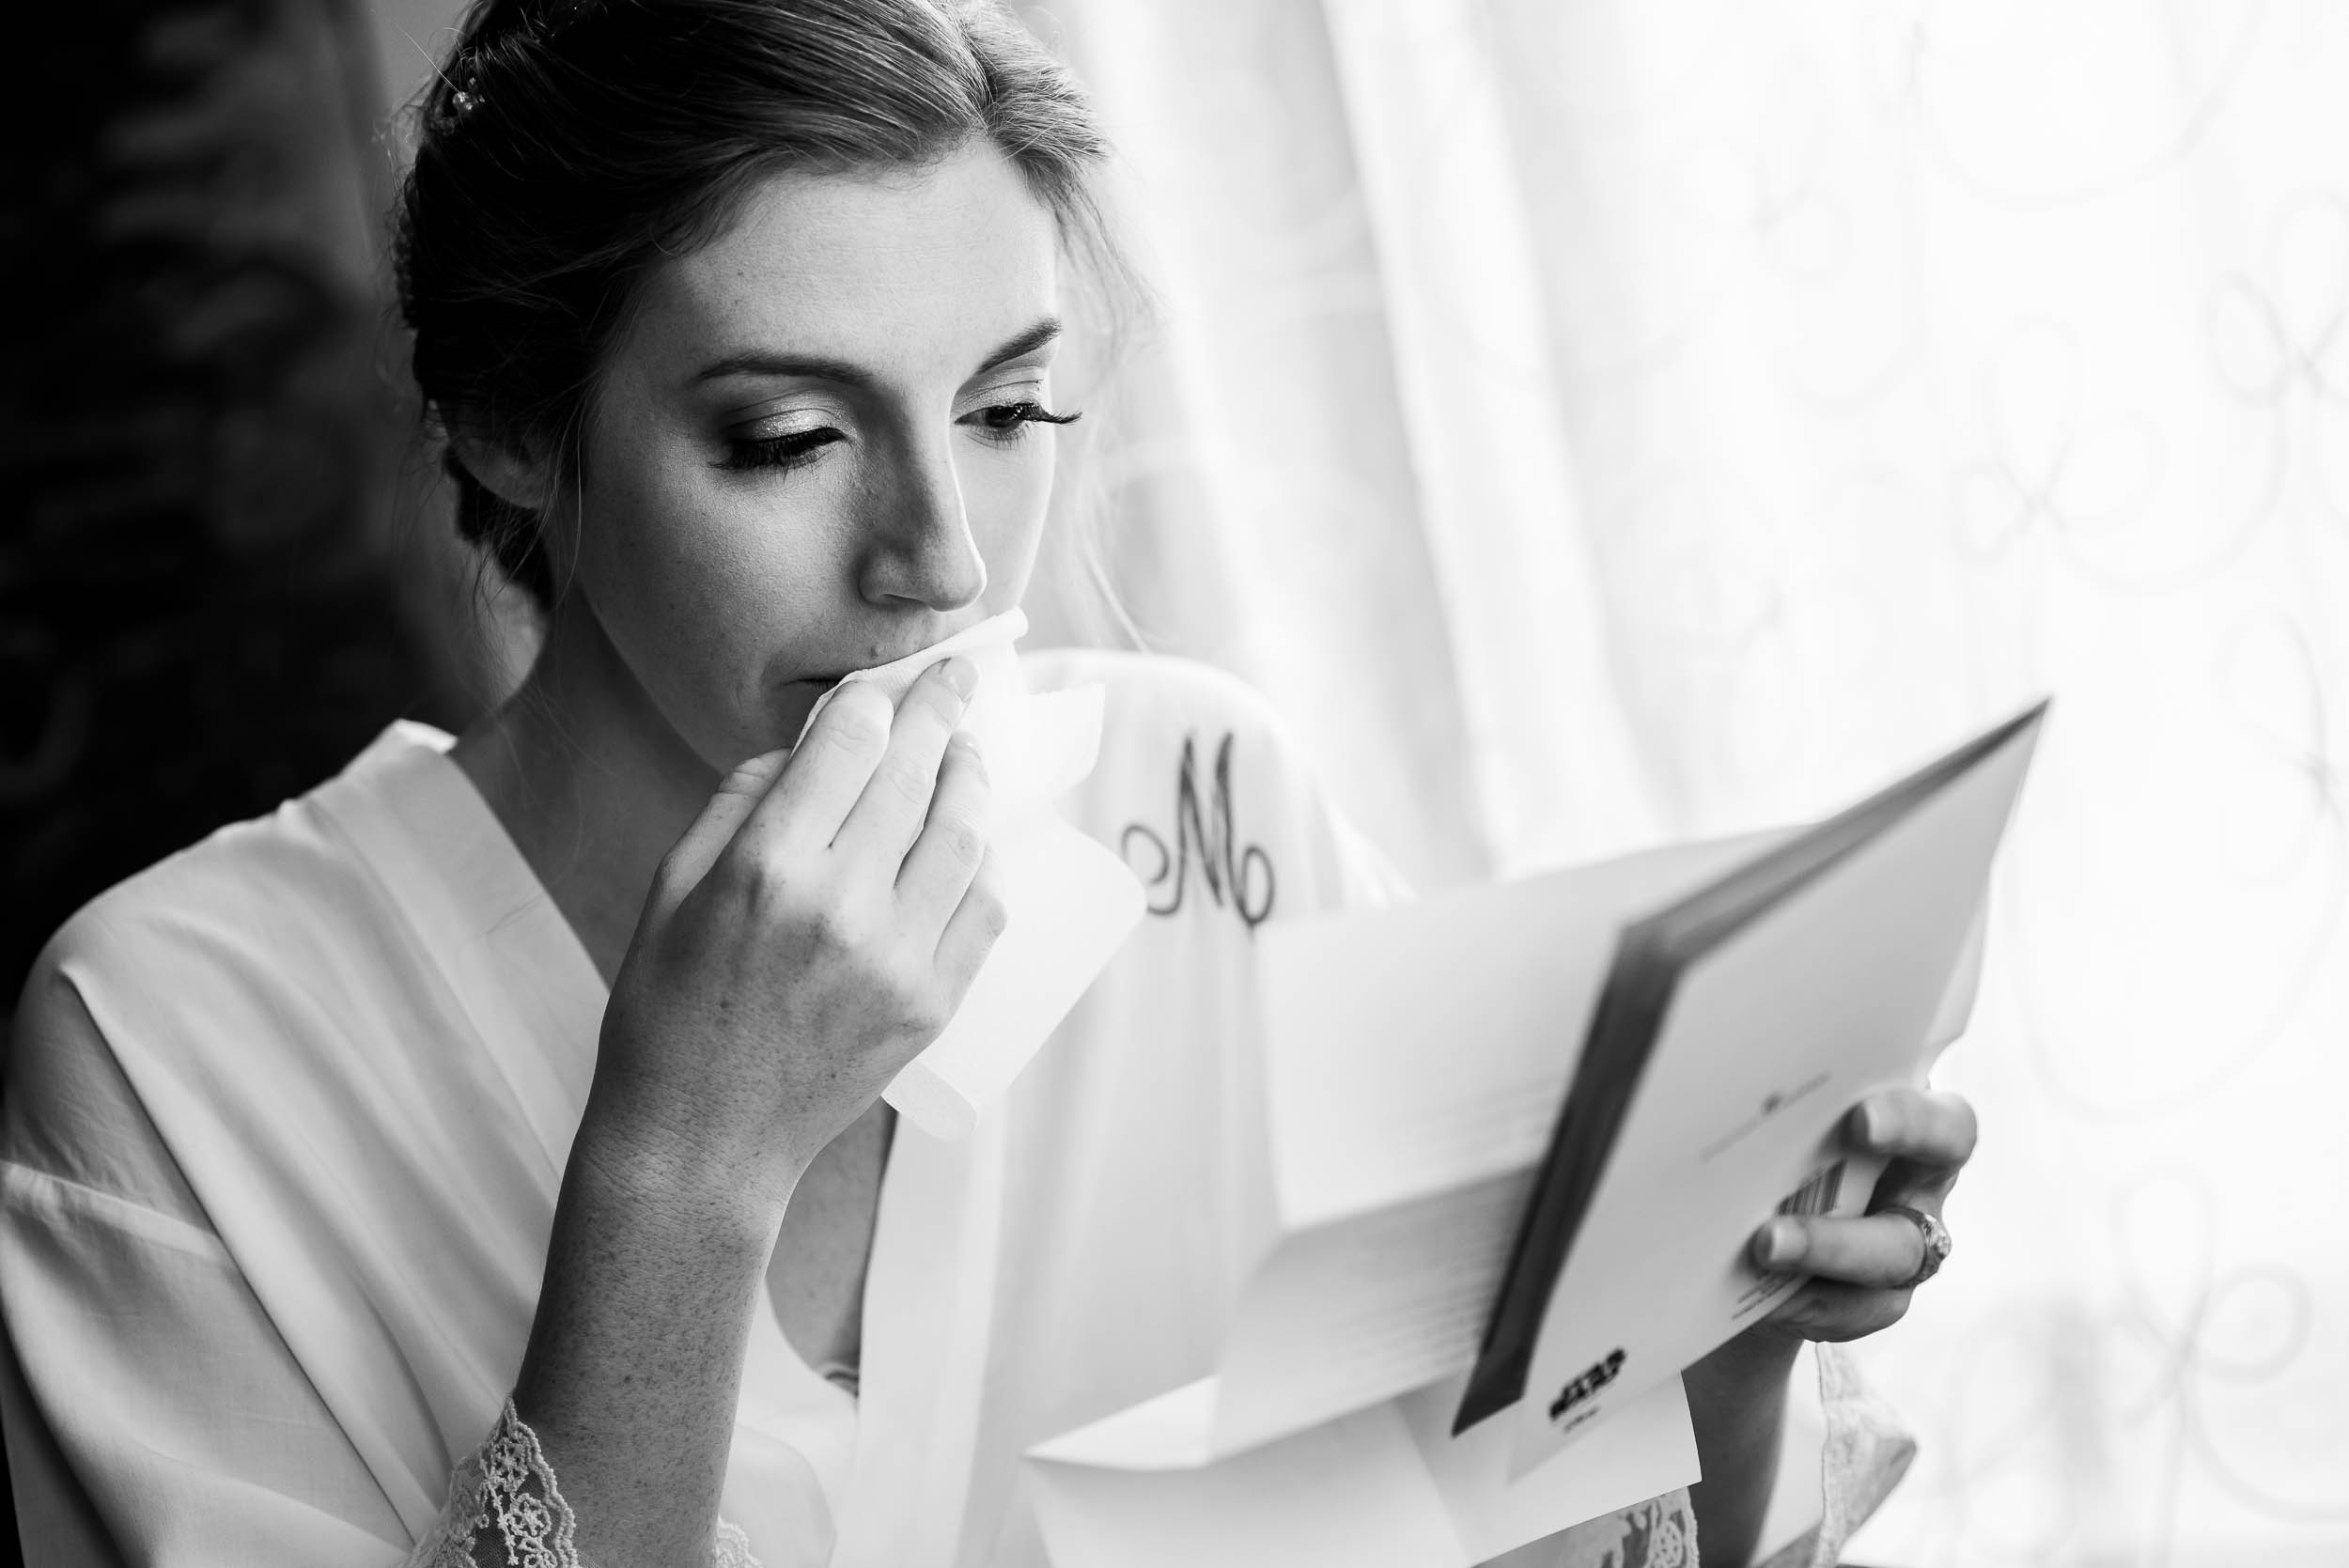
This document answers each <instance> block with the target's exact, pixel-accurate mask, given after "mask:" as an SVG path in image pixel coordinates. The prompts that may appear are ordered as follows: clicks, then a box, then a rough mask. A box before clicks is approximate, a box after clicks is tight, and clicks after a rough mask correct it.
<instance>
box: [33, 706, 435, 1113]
mask: <svg viewBox="0 0 2349 1568" xmlns="http://www.w3.org/2000/svg"><path fill="white" fill-rule="evenodd" d="M385 738H386V740H392V739H394V738H395V737H393V736H391V735H389V734H387V736H386V737H385ZM403 738H404V739H405V740H406V741H407V742H408V743H411V744H413V743H416V740H415V737H412V736H411V737H403ZM384 745H385V742H384V741H379V742H378V743H377V746H375V747H371V748H370V749H369V751H368V752H367V753H363V755H362V757H361V758H360V759H359V761H358V762H354V763H353V764H352V766H351V768H347V769H346V770H345V771H344V772H343V773H342V774H340V775H338V776H337V777H336V778H335V779H334V780H331V781H329V782H328V783H326V784H321V785H320V786H319V787H318V788H317V789H314V790H312V791H310V792H309V793H307V794H305V795H303V796H301V797H299V798H297V799H295V800H288V801H287V802H286V803H285V804H283V805H281V806H279V807H278V808H277V810H276V811H274V812H272V813H271V814H270V815H267V816H261V817H257V818H254V819H252V820H250V821H246V822H239V823H235V824H232V825H230V826H228V827H225V828H222V829H220V830H219V831H215V832H213V833H212V834H210V836H209V837H207V838H205V839H203V840H202V841H201V842H199V843H197V844H195V845H193V846H190V847H188V848H186V849H183V850H180V851H179V853H177V854H175V855H172V856H170V857H168V858H167V859H165V860H163V861H161V862H157V863H156V864H154V865H152V866H149V867H148V868H147V869H146V870H145V871H142V872H140V873H138V874H137V875H136V876H134V877H130V878H129V879H127V880H125V881H122V882H119V883H117V884H116V885H115V886H114V887H112V888H110V889H108V890H107V891H106V892H104V893H101V894H99V895H98V897H96V898H95V899H92V900H91V901H90V902H89V903H88V904H86V905H84V906H83V907H82V908H81V909H80V910H78V911H77V912H76V913H75V914H74V915H73V916H72V918H70V920H68V921H67V922H66V923H65V924H64V925H62V926H60V927H59V928H58V930H57V931H56V933H55V934H54V936H52V937H51V938H50V939H49V941H48V942H47V944H46V945H45V946H44V947H43V948H42V949H41V952H40V954H39V957H38V958H37V959H36V960H35V961H34V964H33V967H32V970H30V972H29V973H28V975H27V976H26V979H25V984H24V987H23V993H22V995H21V997H20V998H19V1000H18V1004H17V1009H16V1012H15V1015H14V1018H13V1021H12V1024H11V1027H10V1048H9V1051H8V1066H7V1078H8V1090H7V1094H8V1100H9V1102H10V1104H9V1108H8V1109H9V1115H8V1123H9V1127H10V1133H11V1137H12V1138H14V1139H16V1140H17V1141H22V1140H23V1138H24V1137H25V1136H27V1135H28V1132H29V1130H30V1122H31V1120H32V1119H36V1118H38V1117H39V1116H41V1115H49V1114H58V1115H70V1114H73V1113H74V1112H75V1110H76V1102H77V1101H78V1100H79V1099H80V1098H81V1096H79V1095H78V1094H76V1093H75V1092H74V1088H73V1086H74V1085H75V1084H77V1083H82V1082H85V1081H86V1080H87V1079H89V1077H90V1075H91V1074H92V1073H104V1074H110V1075H117V1076H118V1075H120V1074H121V1073H123V1072H124V1071H126V1070H127V1071H128V1072H129V1073H130V1076H131V1079H132V1082H133V1083H134V1084H136V1083H138V1082H139V1081H140V1075H139V1072H138V1070H137V1068H138V1063H137V1062H134V1061H133V1060H132V1058H133V1057H136V1058H139V1059H141V1060H143V1061H145V1062H146V1063H148V1064H149V1066H150V1068H156V1069H161V1070H163V1071H164V1072H167V1073H169V1074H170V1075H171V1076H173V1077H174V1078H175V1079H190V1080H194V1079H206V1080H209V1079H212V1078H215V1077H219V1076H222V1075H229V1076H231V1077H235V1076H249V1074H250V1073H251V1072H252V1071H254V1070H257V1067H258V1064H259V1063H261V1062H262V1061H264V1060H266V1059H267V1057H268V1055H269V1048H268V1045H267V1042H268V1040H269V1039H271V1038H273V1037H275V1036H279V1035H284V1034H287V1033H288V1032H294V1031H295V1030H296V1029H298V1028H303V1027H308V1026H310V1025H311V1024H314V1023H315V1022H316V1020H319V1019H320V1018H323V1017H333V1016H334V1015H335V1014H336V1012H337V1011H338V1006H337V1003H338V1001H339V1000H340V999H341V998H342V997H344V996H345V994H346V993H349V992H351V991H353V990H356V989H364V988H366V986H367V984H368V981H367V976H368V975H369V974H370V973H371V972H373V971H374V970H375V969H377V968H378V967H379V965H380V955H381V954H382V953H383V952H384V950H385V949H386V947H387V946H388V945H390V944H389V943H388V942H387V940H386V938H387V932H388V930H389V928H390V926H391V925H392V924H393V922H394V919H395V911H394V908H393V906H392V904H391V901H390V900H389V899H388V897H387V896H386V893H385V892H384V890H383V888H382V886H381V882H380V879H379V878H378V877H377V876H376V875H375V872H374V869H373V867H372V866H371V864H370V862H368V860H367V858H366V856H365V855H363V854H361V853H360V852H359V851H358V850H357V848H356V847H355V846H353V845H352V844H351V843H350V840H349V838H348V837H347V835H346V834H345V833H344V831H342V827H341V825H340V823H339V821H338V820H337V816H336V814H335V812H334V809H333V807H334V801H335V799H336V797H337V795H338V794H343V795H347V794H348V793H349V792H350V789H352V788H353V787H355V786H356V784H357V783H358V782H359V781H360V776H361V775H362V774H363V772H364V769H365V766H366V765H368V764H370V763H372V764H376V765H380V764H381V762H382V761H383V760H384V754H383V748H384ZM296 1020H303V1023H302V1024H299V1025H298V1024H297V1023H296Z"/></svg>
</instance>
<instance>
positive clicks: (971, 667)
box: [946, 654, 979, 703]
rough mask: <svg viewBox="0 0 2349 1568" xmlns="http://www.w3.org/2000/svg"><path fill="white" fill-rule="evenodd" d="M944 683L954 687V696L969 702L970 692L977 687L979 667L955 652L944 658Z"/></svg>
mask: <svg viewBox="0 0 2349 1568" xmlns="http://www.w3.org/2000/svg"><path fill="white" fill-rule="evenodd" d="M946 684H947V685H948V686H950V687H952V688H954V692H955V695H956V696H957V697H960V698H961V699H962V700H963V701H964V702H966V703H967V702H969V701H970V700H971V693H972V692H973V691H977V690H978V689H979V667H978V666H977V665H976V664H973V663H972V662H971V661H970V660H967V659H965V658H963V657H962V656H961V655H959V654H957V655H956V656H955V657H954V658H952V659H949V660H946Z"/></svg>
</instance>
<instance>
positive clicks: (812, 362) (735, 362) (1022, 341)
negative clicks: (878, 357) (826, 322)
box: [693, 316, 1061, 390]
mask: <svg viewBox="0 0 2349 1568" xmlns="http://www.w3.org/2000/svg"><path fill="white" fill-rule="evenodd" d="M1060 334H1061V323H1060V318H1058V317H1056V316H1047V317H1045V318H1043V319H1042V320H1040V321H1038V322H1036V323H1035V324H1034V326H1032V327H1029V328H1028V329H1026V330H1025V331H1024V332H1019V333H1016V334H1013V335H1012V336H1010V337H1007V338H1005V339H1004V340H1003V342H1002V343H1001V344H999V345H997V346H996V349H995V350H994V352H992V353H990V354H988V356H987V358H986V359H984V360H982V361H980V362H979V367H978V368H977V369H976V370H973V371H972V372H971V374H972V375H973V376H984V375H986V374H987V373H988V371H990V370H992V369H994V368H996V367H997V366H998V365H1008V364H1009V363H1010V362H1012V361H1013V360H1016V359H1018V358H1019V356H1020V355H1022V354H1032V353H1034V352H1035V351H1036V350H1037V349H1041V348H1043V347H1044V346H1045V345H1046V344H1047V343H1050V342H1051V341H1052V340H1053V339H1054V338H1056V337H1058V336H1060ZM726 376H801V377H805V378H807V379H809V380H819V381H837V382H839V383H840V384H841V385H843V386H852V387H860V388H864V389H867V390H870V389H871V388H872V387H874V386H875V385H876V384H877V378H875V376H874V375H873V373H872V372H871V371H870V370H867V369H865V368H864V366H863V365H852V364H850V363H849V362H848V361H847V360H840V359H827V358H825V357H824V356H822V355H820V354H771V353H758V352H753V353H746V354H728V355H727V356H726V357H725V358H723V359H722V360H715V361H712V362H711V363H710V364H708V365H703V366H702V367H701V369H700V370H699V371H697V372H695V373H694V376H693V380H694V381H695V382H696V383H699V382H702V381H714V380H720V379H721V378H723V377H726Z"/></svg>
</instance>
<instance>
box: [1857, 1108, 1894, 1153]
mask: <svg viewBox="0 0 2349 1568" xmlns="http://www.w3.org/2000/svg"><path fill="white" fill-rule="evenodd" d="M1891 1134H1892V1129H1891V1127H1890V1126H1888V1125H1887V1118H1886V1116H1885V1113H1884V1108H1883V1107H1882V1106H1880V1105H1878V1104H1876V1103H1875V1101H1874V1100H1868V1101H1865V1102H1864V1103H1862V1104H1861V1106H1860V1107H1859V1141H1860V1142H1862V1143H1863V1144H1865V1145H1867V1146H1868V1147H1869V1148H1871V1149H1875V1148H1881V1147H1882V1146H1883V1144H1884V1141H1885V1140H1886V1139H1887V1138H1889V1137H1890V1136H1891Z"/></svg>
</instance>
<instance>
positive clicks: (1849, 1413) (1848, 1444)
mask: <svg viewBox="0 0 2349 1568" xmlns="http://www.w3.org/2000/svg"><path fill="white" fill-rule="evenodd" d="M1812 1348H1813V1349H1814V1351H1815V1352H1816V1354H1817V1356H1818V1360H1819V1405H1820V1408H1821V1410H1822V1412H1823V1413H1824V1414H1825V1415H1826V1417H1827V1447H1826V1450H1825V1452H1823V1453H1822V1454H1821V1455H1820V1474H1819V1493H1820V1496H1819V1505H1820V1517H1819V1522H1818V1524H1817V1525H1816V1526H1815V1527H1813V1528H1812V1529H1811V1531H1810V1532H1809V1533H1808V1534H1805V1535H1802V1536H1800V1537H1798V1538H1797V1539H1796V1540H1794V1541H1792V1542H1789V1543H1788V1544H1787V1545H1785V1546H1784V1547H1782V1548H1781V1549H1780V1550H1779V1551H1777V1552H1775V1553H1773V1554H1772V1555H1771V1557H1770V1559H1769V1560H1768V1561H1767V1562H1766V1563H1765V1564H1764V1565H1763V1568H1835V1565H1836V1564H1837V1563H1839V1562H1841V1561H1842V1560H1843V1543H1845V1542H1846V1541H1848V1540H1850V1539H1851V1537H1852V1533H1853V1532H1854V1531H1855V1530H1857V1529H1859V1527H1860V1526H1861V1525H1863V1524H1865V1523H1866V1522H1867V1520H1868V1516H1869V1515H1870V1514H1874V1513H1875V1511H1876V1509H1877V1508H1878V1507H1879V1506H1881V1505H1882V1503H1883V1501H1884V1499H1885V1498H1888V1497H1890V1495H1891V1492H1892V1488H1893V1487H1894V1486H1897V1485H1898V1484H1900V1479H1901V1477H1903V1476H1904V1475H1906V1474H1907V1473H1908V1466H1909V1462H1910V1461H1911V1460H1913V1459H1915V1458H1916V1457H1917V1439H1916V1438H1915V1437H1913V1436H1910V1435H1909V1433H1908V1431H1907V1429H1906V1427H1904V1426H1903V1425H1902V1424H1901V1421H1900V1417H1899V1415H1898V1414H1897V1413H1895V1412H1894V1410H1893V1409H1892V1407H1891V1405H1889V1404H1887V1403H1886V1402H1885V1401H1884V1399H1883V1398H1882V1397H1881V1396H1879V1395H1878V1394H1877V1393H1876V1392H1875V1389H1871V1388H1869V1387H1868V1384H1867V1380H1866V1379H1864V1378H1862V1377H1861V1376H1860V1375H1859V1367H1858V1365H1857V1364H1855V1363H1854V1361H1853V1360H1852V1358H1851V1356H1850V1354H1849V1353H1848V1352H1846V1351H1845V1350H1844V1349H1843V1347H1842V1346H1841V1345H1834V1344H1819V1345H1815V1346H1813V1347H1812Z"/></svg>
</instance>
